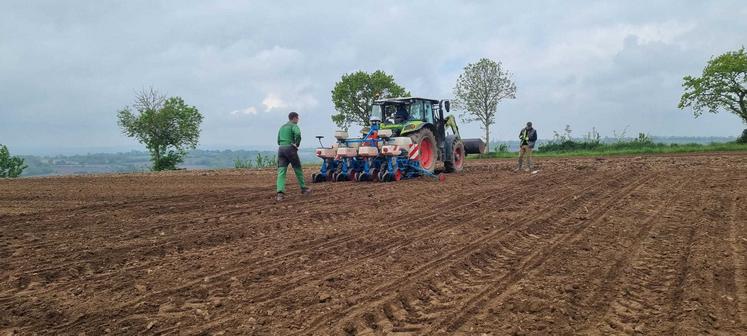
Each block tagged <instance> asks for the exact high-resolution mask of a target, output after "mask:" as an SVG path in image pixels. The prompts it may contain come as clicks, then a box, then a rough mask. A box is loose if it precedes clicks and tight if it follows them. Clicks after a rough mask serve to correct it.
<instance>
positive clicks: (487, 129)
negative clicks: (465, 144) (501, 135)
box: [485, 125, 490, 153]
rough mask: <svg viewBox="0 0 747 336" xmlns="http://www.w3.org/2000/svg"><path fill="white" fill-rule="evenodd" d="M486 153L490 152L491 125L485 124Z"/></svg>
mask: <svg viewBox="0 0 747 336" xmlns="http://www.w3.org/2000/svg"><path fill="white" fill-rule="evenodd" d="M485 153H490V126H489V125H485Z"/></svg>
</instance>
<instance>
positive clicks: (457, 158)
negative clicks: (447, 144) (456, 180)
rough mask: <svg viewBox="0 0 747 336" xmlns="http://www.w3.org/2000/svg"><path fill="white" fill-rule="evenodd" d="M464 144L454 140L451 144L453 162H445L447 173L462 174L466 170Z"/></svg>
mask: <svg viewBox="0 0 747 336" xmlns="http://www.w3.org/2000/svg"><path fill="white" fill-rule="evenodd" d="M464 159H465V151H464V143H463V142H462V140H460V139H454V142H452V143H451V161H450V162H449V161H447V162H444V169H445V170H446V172H447V173H460V172H461V171H462V170H463V169H464Z"/></svg>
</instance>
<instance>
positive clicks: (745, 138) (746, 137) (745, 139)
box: [737, 129, 747, 144]
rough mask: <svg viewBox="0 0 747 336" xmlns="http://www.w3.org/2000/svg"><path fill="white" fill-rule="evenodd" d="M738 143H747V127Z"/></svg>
mask: <svg viewBox="0 0 747 336" xmlns="http://www.w3.org/2000/svg"><path fill="white" fill-rule="evenodd" d="M737 143H739V144H747V129H746V130H744V131H742V135H741V136H740V137H739V138H737Z"/></svg>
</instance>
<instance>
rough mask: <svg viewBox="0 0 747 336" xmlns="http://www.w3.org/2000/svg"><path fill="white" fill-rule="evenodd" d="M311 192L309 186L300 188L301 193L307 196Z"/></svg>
mask: <svg viewBox="0 0 747 336" xmlns="http://www.w3.org/2000/svg"><path fill="white" fill-rule="evenodd" d="M310 194H311V188H303V189H301V195H304V196H308V195H310Z"/></svg>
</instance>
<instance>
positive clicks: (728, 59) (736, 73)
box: [678, 47, 747, 124]
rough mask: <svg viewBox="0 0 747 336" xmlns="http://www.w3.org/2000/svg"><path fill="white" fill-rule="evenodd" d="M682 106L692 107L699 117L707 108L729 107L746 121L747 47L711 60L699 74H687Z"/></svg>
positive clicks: (681, 100)
mask: <svg viewBox="0 0 747 336" xmlns="http://www.w3.org/2000/svg"><path fill="white" fill-rule="evenodd" d="M683 81H684V82H683V83H682V87H683V88H684V89H685V92H684V93H683V94H682V97H681V98H680V103H679V105H678V106H679V108H680V109H685V108H686V107H690V108H692V109H693V114H694V115H695V117H698V116H700V115H702V114H703V112H704V111H706V112H710V113H718V112H719V111H720V110H724V109H725V110H727V111H729V112H732V113H734V114H736V115H738V116H739V117H740V118H742V121H743V122H744V123H745V124H747V53H745V50H744V47H742V49H739V50H737V51H730V52H727V53H725V54H723V55H721V56H718V57H715V58H711V60H710V61H708V64H707V65H706V67H705V69H703V74H702V75H701V76H700V77H693V76H685V77H684V78H683Z"/></svg>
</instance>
